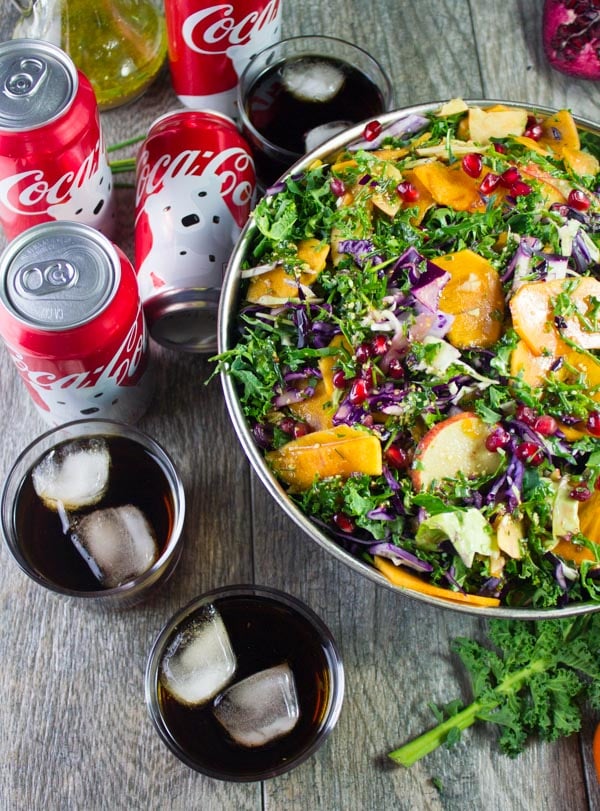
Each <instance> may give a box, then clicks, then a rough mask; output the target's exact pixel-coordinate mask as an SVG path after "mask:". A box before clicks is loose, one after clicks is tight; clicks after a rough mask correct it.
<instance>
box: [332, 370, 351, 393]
mask: <svg viewBox="0 0 600 811" xmlns="http://www.w3.org/2000/svg"><path fill="white" fill-rule="evenodd" d="M331 382H332V383H333V387H334V388H335V389H344V388H345V387H346V384H347V383H348V378H347V377H346V375H345V374H344V371H343V369H336V370H335V372H334V373H333V375H332V376H331Z"/></svg>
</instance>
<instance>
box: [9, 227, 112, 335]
mask: <svg viewBox="0 0 600 811" xmlns="http://www.w3.org/2000/svg"><path fill="white" fill-rule="evenodd" d="M0 279H2V286H1V287H0V299H1V300H2V303H3V304H4V306H5V307H6V308H7V309H8V310H9V312H10V313H11V314H12V315H13V316H14V317H15V318H17V319H19V320H20V321H22V322H24V323H26V324H28V325H29V326H31V327H33V328H36V329H41V330H44V331H50V332H61V331H64V330H67V329H71V328H73V327H78V326H81V325H82V324H85V323H87V322H88V321H91V320H92V319H93V318H95V317H96V315H98V313H100V312H101V311H102V310H103V309H104V308H105V307H106V305H107V304H108V303H109V302H110V300H111V299H112V296H113V291H114V290H115V289H116V288H117V287H118V285H119V284H120V281H121V263H120V261H119V257H118V255H117V253H116V251H115V249H114V247H113V245H112V243H111V242H110V241H109V240H108V239H107V238H106V237H104V236H103V235H102V234H101V233H100V232H98V231H96V230H95V229H94V228H90V227H89V226H87V225H82V224H81V223H72V222H64V221H55V222H47V223H42V224H40V225H34V226H33V228H29V229H28V230H27V231H24V232H23V233H22V234H19V236H18V237H16V238H15V239H14V240H13V241H12V242H11V243H9V245H8V247H7V248H6V249H5V251H4V253H3V254H2V256H1V257H0Z"/></svg>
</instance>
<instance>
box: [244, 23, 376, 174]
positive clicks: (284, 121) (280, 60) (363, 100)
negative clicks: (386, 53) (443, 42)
mask: <svg viewBox="0 0 600 811" xmlns="http://www.w3.org/2000/svg"><path fill="white" fill-rule="evenodd" d="M391 105H392V86H391V83H390V80H389V78H388V76H387V75H386V73H385V71H384V69H383V67H382V66H381V65H380V64H379V62H378V61H377V59H375V57H373V56H371V54H369V53H367V52H366V51H364V50H363V49H362V48H359V47H358V46H357V45H354V44H352V43H350V42H345V41H344V40H341V39H337V38H335V37H325V36H309V37H292V38H290V39H284V40H281V41H280V42H277V43H275V44H274V45H271V46H270V47H268V48H265V49H264V50H263V51H260V53H258V54H257V55H256V56H255V57H253V59H252V60H251V61H250V62H249V63H248V65H247V67H246V68H245V70H244V72H243V73H242V75H241V77H240V81H239V84H238V114H239V118H240V124H241V128H242V132H243V134H244V136H245V138H246V140H247V141H248V143H249V144H250V147H251V148H252V151H253V154H254V159H255V163H256V173H257V180H258V183H259V186H260V187H261V188H262V189H263V190H264V189H265V188H267V187H268V186H269V185H270V184H272V183H273V182H274V181H275V180H276V179H277V178H278V177H280V176H281V175H282V174H283V173H284V172H285V171H286V170H287V169H289V168H290V166H292V165H293V164H294V163H295V162H296V161H297V160H298V159H299V158H300V157H302V155H304V154H305V153H306V152H310V151H312V149H314V148H315V147H317V146H319V144H321V143H323V142H324V141H326V140H327V139H328V138H329V137H331V136H333V135H334V134H336V133H337V132H340V131H341V130H343V129H346V128H347V127H348V126H350V125H351V124H357V123H358V122H360V121H363V120H366V119H369V118H373V117H376V116H378V115H381V114H382V113H384V112H386V111H387V110H389V109H390V107H391Z"/></svg>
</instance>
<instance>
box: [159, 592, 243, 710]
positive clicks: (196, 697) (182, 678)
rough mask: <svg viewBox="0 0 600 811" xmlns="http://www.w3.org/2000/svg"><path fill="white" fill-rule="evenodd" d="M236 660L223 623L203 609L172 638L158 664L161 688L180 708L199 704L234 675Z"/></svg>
mask: <svg viewBox="0 0 600 811" xmlns="http://www.w3.org/2000/svg"><path fill="white" fill-rule="evenodd" d="M235 668H236V657H235V653H234V652H233V648H232V646H231V641H230V639H229V634H228V633H227V629H226V627H225V624H224V622H223V619H222V617H221V615H220V614H219V612H218V611H217V609H216V608H215V607H214V606H213V605H207V606H205V607H204V608H203V610H202V611H201V612H200V613H198V614H197V615H196V617H194V619H193V620H192V621H191V622H190V623H189V624H188V625H186V626H185V627H184V628H183V629H182V630H181V631H180V632H179V633H178V634H177V635H176V637H175V639H174V640H173V642H172V643H171V644H170V645H169V647H168V649H167V651H166V654H165V657H164V659H163V661H162V664H161V674H160V679H161V683H162V684H163V686H164V687H165V688H166V689H167V690H168V691H169V692H170V693H171V695H172V696H173V697H174V698H175V699H177V701H179V702H180V703H182V704H189V705H197V704H203V703H205V702H207V701H209V700H210V699H211V698H213V697H214V696H215V695H216V694H217V693H218V692H219V691H220V690H222V689H223V688H224V687H225V686H226V685H227V684H228V683H229V681H230V680H231V678H232V677H233V675H234V673H235Z"/></svg>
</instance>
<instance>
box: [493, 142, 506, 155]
mask: <svg viewBox="0 0 600 811" xmlns="http://www.w3.org/2000/svg"><path fill="white" fill-rule="evenodd" d="M494 149H495V151H496V152H498V153H499V154H500V155H505V154H506V153H507V152H508V150H507V148H506V147H505V146H504V144H494Z"/></svg>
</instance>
